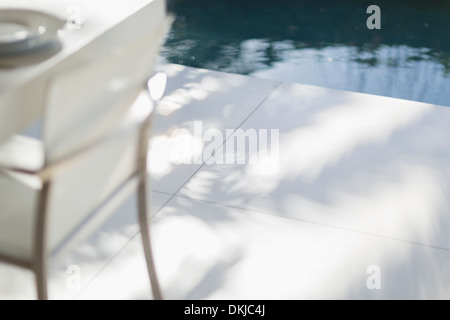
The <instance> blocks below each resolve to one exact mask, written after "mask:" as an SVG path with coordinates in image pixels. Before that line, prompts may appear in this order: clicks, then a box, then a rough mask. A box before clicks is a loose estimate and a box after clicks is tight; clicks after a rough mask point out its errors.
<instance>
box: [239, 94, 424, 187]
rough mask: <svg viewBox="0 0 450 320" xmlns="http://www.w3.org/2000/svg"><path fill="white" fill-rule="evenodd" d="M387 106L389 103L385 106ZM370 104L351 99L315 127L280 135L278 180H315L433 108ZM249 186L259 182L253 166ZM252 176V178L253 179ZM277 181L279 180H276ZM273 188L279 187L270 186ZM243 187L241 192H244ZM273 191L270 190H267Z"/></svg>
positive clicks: (326, 113)
mask: <svg viewBox="0 0 450 320" xmlns="http://www.w3.org/2000/svg"><path fill="white" fill-rule="evenodd" d="M386 104H387V103H386ZM386 104H385V105H383V106H381V105H378V104H367V102H366V101H364V100H361V101H356V100H353V101H352V100H349V101H346V102H343V103H342V104H339V105H330V107H329V108H328V109H327V110H325V111H322V112H320V113H319V114H318V115H317V116H315V117H314V118H313V120H312V124H311V125H308V126H301V127H298V128H296V129H293V130H291V131H290V132H282V134H281V136H280V155H279V158H276V159H274V160H278V159H279V161H280V163H279V172H277V173H276V177H277V178H278V179H279V180H283V179H288V180H292V179H296V178H297V177H302V179H306V180H309V181H314V179H316V178H317V177H318V176H319V175H320V173H321V172H322V171H323V170H324V168H326V167H327V166H332V165H334V164H335V163H336V162H338V161H339V160H341V159H342V158H344V157H346V156H349V155H350V154H351V152H353V151H354V150H355V148H357V147H358V146H361V145H365V144H381V145H384V144H387V143H389V139H390V137H391V136H392V134H393V133H394V132H395V131H397V130H402V129H403V128H404V127H406V126H408V125H410V124H411V123H414V122H415V121H418V120H419V119H420V118H421V117H423V116H424V115H425V114H426V113H428V112H430V106H427V105H423V106H421V105H419V106H417V107H415V106H414V105H411V106H408V105H401V104H398V103H397V105H395V106H389V105H386ZM246 175H247V177H248V179H245V180H246V181H248V183H249V184H251V185H254V181H253V180H255V179H258V180H259V179H260V175H259V174H258V172H257V171H256V172H255V169H254V168H253V167H252V166H248V168H247V169H246ZM252 176H253V178H252ZM274 180H276V179H274ZM271 187H272V188H274V187H276V185H273V186H271ZM245 188H246V187H245V186H242V189H245ZM268 191H270V190H268Z"/></svg>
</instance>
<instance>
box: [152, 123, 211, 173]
mask: <svg viewBox="0 0 450 320" xmlns="http://www.w3.org/2000/svg"><path fill="white" fill-rule="evenodd" d="M149 150H150V151H149V158H148V169H149V172H150V174H151V175H152V178H154V179H156V180H158V179H159V178H161V177H164V176H165V175H167V174H169V173H170V172H171V171H172V169H173V166H175V165H179V164H192V163H194V160H195V159H197V158H199V157H201V156H202V150H203V141H202V140H201V139H200V138H199V137H196V136H194V135H193V134H191V133H190V132H189V131H188V130H186V129H183V128H178V129H175V130H174V131H173V132H172V134H171V135H170V136H164V135H161V136H155V137H153V139H152V140H151V142H150V148H149Z"/></svg>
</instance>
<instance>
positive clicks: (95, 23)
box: [0, 0, 166, 143]
mask: <svg viewBox="0 0 450 320" xmlns="http://www.w3.org/2000/svg"><path fill="white" fill-rule="evenodd" d="M0 8H1V9H3V8H27V9H34V10H40V11H44V12H48V13H51V14H54V15H56V16H58V17H60V18H61V19H64V20H68V19H69V18H73V17H74V15H75V16H77V15H78V16H79V18H81V19H82V21H83V23H82V24H81V26H80V28H68V26H67V25H66V27H65V28H64V30H63V31H62V32H61V34H60V41H61V45H62V49H61V50H60V51H59V52H58V53H56V54H55V55H53V56H52V57H51V58H49V59H47V60H45V61H42V62H39V63H37V64H33V65H29V66H21V67H18V68H12V69H5V68H3V69H0V143H1V142H2V141H4V140H6V139H7V138H8V137H10V136H11V135H13V134H15V133H18V132H21V131H22V130H24V129H25V128H26V127H28V126H29V125H30V124H32V123H33V122H34V121H36V120H37V119H39V118H40V117H41V115H42V112H43V110H44V106H45V83H46V79H47V78H48V77H49V76H51V75H52V74H55V72H56V73H57V72H58V71H61V70H64V68H67V67H68V66H69V65H71V64H72V65H73V64H74V63H80V62H83V61H87V60H89V59H94V58H101V55H102V54H105V53H107V52H108V51H110V50H113V49H114V48H116V47H118V46H120V45H121V43H124V42H126V41H128V40H129V38H130V37H131V38H132V37H139V36H141V35H142V34H144V33H145V32H146V30H148V28H151V27H152V26H153V25H154V24H156V23H158V22H159V21H157V19H152V17H158V16H159V17H162V16H165V10H166V9H165V1H164V0H127V1H111V0H109V1H108V0H95V1H92V0H40V1H35V0H3V1H2V3H1V4H0Z"/></svg>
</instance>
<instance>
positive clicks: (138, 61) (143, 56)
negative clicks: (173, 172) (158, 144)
mask: <svg viewBox="0 0 450 320" xmlns="http://www.w3.org/2000/svg"><path fill="white" fill-rule="evenodd" d="M168 23H169V21H168V19H165V17H164V19H161V21H160V24H159V27H158V29H157V30H156V31H155V32H149V33H146V35H145V36H144V37H138V38H136V37H135V38H133V37H132V36H130V41H128V42H127V43H121V44H120V46H119V47H117V48H116V49H115V50H112V51H111V50H108V51H107V52H106V51H105V52H103V54H102V53H101V52H100V53H98V52H97V54H98V56H97V57H96V58H94V59H90V60H89V59H87V58H86V57H87V54H86V52H87V51H81V52H79V53H78V54H77V55H75V56H74V57H73V58H72V59H71V60H70V61H68V62H67V63H65V64H63V65H61V66H60V67H59V68H57V69H56V70H55V72H54V73H52V74H51V75H49V77H48V79H49V80H48V83H46V84H45V87H46V110H45V111H44V114H43V119H42V121H43V125H42V139H41V140H37V139H33V138H28V137H25V136H14V137H11V139H9V140H8V141H6V142H5V143H3V144H1V145H0V260H2V261H4V262H8V263H12V264H15V265H17V266H21V267H24V268H28V269H30V270H32V271H33V272H34V273H35V275H36V285H37V295H38V298H39V299H47V298H48V292H47V272H48V270H47V267H48V261H49V258H50V257H53V256H57V255H59V254H61V253H63V252H65V250H66V249H67V248H70V247H72V246H71V245H73V244H74V243H76V242H77V241H78V240H79V238H80V237H81V236H84V235H87V234H89V233H90V232H92V231H93V230H95V228H96V227H97V226H98V225H99V224H100V223H101V222H103V221H104V220H105V219H106V217H107V216H108V215H109V214H110V213H112V212H114V210H115V209H116V208H117V207H118V206H119V205H120V204H121V203H122V202H123V201H124V200H125V199H126V198H127V197H129V196H130V195H131V194H132V193H133V192H134V191H137V195H138V215H139V225H140V229H141V233H142V240H143V246H144V253H145V257H146V261H147V267H148V273H149V277H150V281H151V286H152V291H153V297H154V298H155V299H161V298H162V296H161V291H160V288H159V284H158V280H157V275H156V271H155V266H154V262H153V255H152V250H151V245H150V230H149V215H148V214H149V212H148V211H149V206H148V198H147V197H148V192H149V190H148V186H147V183H148V182H147V178H148V176H147V170H146V168H147V148H148V140H149V135H150V129H151V128H150V124H151V118H152V114H153V113H152V110H153V100H152V99H151V97H150V95H149V92H148V90H147V87H148V85H147V80H148V79H149V77H150V75H151V74H152V66H153V62H154V58H155V56H156V54H157V52H158V49H159V47H160V45H161V42H162V39H163V37H164V34H165V31H166V30H167V26H168ZM99 49H102V47H99ZM104 50H107V49H104ZM143 88H144V91H143Z"/></svg>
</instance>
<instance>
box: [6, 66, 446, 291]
mask: <svg viewBox="0 0 450 320" xmlns="http://www.w3.org/2000/svg"><path fill="white" fill-rule="evenodd" d="M160 68H161V69H162V70H165V71H166V72H167V73H168V75H169V82H168V90H167V92H166V93H167V96H166V98H164V100H163V101H162V103H161V105H160V106H159V109H158V113H159V115H158V118H157V119H156V122H155V124H156V128H155V138H154V140H153V142H152V145H153V151H152V152H153V153H152V157H151V163H150V168H151V170H152V174H153V186H152V189H153V193H152V195H153V199H154V203H153V208H152V209H153V213H154V219H153V239H154V245H155V256H156V261H157V266H158V269H159V272H160V277H161V284H162V288H163V291H164V293H165V296H166V298H168V299H333V298H337V299H449V298H450V240H449V239H448V236H447V235H448V230H450V214H449V212H450V202H449V200H448V199H447V197H446V195H447V194H449V192H448V191H450V189H449V188H450V161H449V160H450V147H449V144H448V142H447V141H446V139H447V137H449V136H450V126H448V123H449V120H450V109H449V108H445V107H436V106H430V105H426V104H421V103H416V102H411V101H404V100H397V99H391V98H385V97H378V96H371V95H365V94H358V93H349V92H343V91H336V90H330V89H325V88H319V87H313V86H306V85H299V84H289V83H282V84H280V83H278V82H274V81H267V80H260V79H255V78H251V77H244V76H239V75H232V74H225V73H219V72H211V71H207V70H200V69H193V68H188V67H182V66H178V65H166V66H161V67H160ZM194 121H202V123H203V130H204V132H205V131H206V130H207V129H217V130H218V131H220V132H223V133H224V134H223V138H224V139H226V138H229V136H227V134H225V130H226V129H232V130H235V129H237V128H239V127H240V128H242V129H245V130H248V129H278V130H279V142H280V143H279V153H276V154H274V157H269V158H268V159H265V160H267V162H263V163H262V164H260V165H251V164H246V165H244V164H243V165H240V164H229V165H224V164H217V163H216V164H214V163H212V164H204V165H202V162H201V161H200V162H199V161H194V160H195V159H201V156H202V152H203V150H204V148H205V147H206V145H205V144H202V143H201V142H202V141H198V136H196V135H195V133H194V132H193V130H194V129H193V126H194ZM180 129H181V130H180ZM219 145H220V144H218V145H217V146H219ZM269 146H270V144H269ZM272 146H273V144H272ZM220 148H222V147H217V148H214V149H215V150H216V155H217V156H219V155H221V154H222V153H221V151H220ZM225 151H227V150H226V145H225ZM228 151H230V150H228ZM248 151H249V150H248V149H247V150H244V153H248ZM224 154H226V152H225V153H224ZM254 154H257V152H254ZM254 154H253V155H252V156H254ZM269 154H270V153H269ZM243 155H244V156H245V154H243ZM247 156H249V155H248V154H247ZM206 158H207V157H205V158H204V159H203V160H206ZM189 159H191V160H192V162H196V163H194V164H188V163H185V164H179V163H180V162H189V161H188V160H189ZM211 159H213V158H211ZM217 159H218V158H217ZM134 210H135V208H134V205H133V202H132V201H131V200H130V201H129V202H127V203H126V204H125V205H124V206H122V208H120V209H119V210H118V211H117V212H116V213H115V215H114V216H113V217H112V219H111V220H110V221H109V222H108V223H107V224H105V226H104V227H103V228H102V229H101V230H99V231H98V232H97V233H96V234H95V235H93V236H92V237H91V238H90V239H89V240H87V241H86V242H85V243H83V244H81V245H80V247H79V248H78V250H77V252H76V253H75V254H74V255H72V256H71V257H68V258H67V259H65V261H63V262H61V263H59V264H58V266H57V267H56V269H55V270H54V271H53V274H52V286H51V287H50V290H51V292H50V294H51V298H63V299H66V298H68V299H70V298H75V299H149V298H151V295H150V290H149V283H148V279H147V275H146V270H145V263H144V257H143V254H142V248H141V244H140V237H139V236H138V235H137V234H136V230H137V227H136V221H135V211H134ZM68 266H76V267H79V271H81V283H80V286H79V287H78V288H73V286H72V288H70V287H71V286H70V285H69V286H68V284H70V283H71V282H70V281H72V280H73V277H71V276H72V275H73V274H68V273H66V270H67V267H68ZM371 266H377V267H379V270H380V272H381V273H380V274H381V278H380V284H381V289H380V290H369V288H368V287H367V280H368V278H369V277H370V276H371V274H369V273H367V271H368V268H369V271H370V270H371V269H370V268H371ZM31 280H32V277H31V275H29V274H28V273H26V274H25V273H23V272H21V271H17V270H13V271H11V268H9V267H6V266H5V265H0V287H1V288H2V289H1V290H0V298H1V299H8V298H13V299H16V298H19V299H20V298H33V286H32V283H31ZM68 281H69V282H68ZM72 284H73V282H72ZM70 289H72V290H70Z"/></svg>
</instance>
